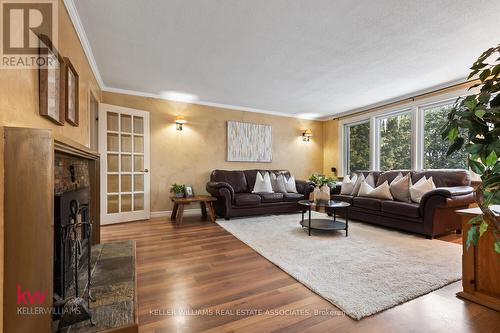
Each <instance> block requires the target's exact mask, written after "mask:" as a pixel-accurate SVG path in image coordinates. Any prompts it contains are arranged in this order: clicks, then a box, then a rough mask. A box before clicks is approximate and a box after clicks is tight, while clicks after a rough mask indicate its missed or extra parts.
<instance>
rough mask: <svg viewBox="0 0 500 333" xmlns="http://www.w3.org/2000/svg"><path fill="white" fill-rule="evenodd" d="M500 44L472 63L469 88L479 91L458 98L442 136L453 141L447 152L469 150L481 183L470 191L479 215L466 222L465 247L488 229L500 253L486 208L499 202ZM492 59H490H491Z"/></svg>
mask: <svg viewBox="0 0 500 333" xmlns="http://www.w3.org/2000/svg"><path fill="white" fill-rule="evenodd" d="M499 55H500V45H498V46H497V47H492V48H490V49H489V50H487V51H485V52H484V53H483V54H482V55H481V56H480V57H479V58H478V59H477V60H476V62H474V64H473V65H472V67H471V69H472V72H471V73H470V74H469V77H468V79H470V78H472V77H474V76H476V75H478V77H479V82H478V83H476V84H474V85H473V86H472V87H470V88H469V90H470V89H473V88H477V89H479V91H478V92H477V93H475V94H471V95H469V96H467V97H460V98H458V99H457V101H456V102H455V105H454V107H453V108H452V110H451V111H450V113H449V114H448V122H447V124H446V125H445V128H444V129H443V132H442V136H443V139H448V140H450V141H452V142H453V143H452V144H451V145H450V148H449V149H448V152H447V155H448V156H449V155H451V154H453V153H454V152H456V151H458V150H460V149H462V147H464V148H465V150H466V151H467V152H468V153H469V161H468V162H469V167H470V169H471V170H472V171H474V172H475V173H477V174H478V175H479V176H481V180H482V183H481V185H479V186H478V187H477V188H476V189H475V191H474V197H475V200H476V203H477V205H478V206H479V208H480V209H481V211H482V213H483V214H482V215H480V216H477V217H476V218H474V219H473V220H471V221H469V224H471V225H472V227H471V228H470V230H469V232H468V235H467V247H469V246H470V245H471V244H474V245H476V244H477V242H478V240H479V238H480V237H481V236H482V235H483V234H484V233H485V232H486V230H488V229H489V228H491V229H492V231H493V233H494V234H495V242H494V244H492V245H493V247H494V249H495V251H496V252H497V253H499V254H500V238H499V234H500V219H499V217H498V216H496V215H495V214H494V213H493V212H492V210H491V209H490V206H491V205H497V204H500V192H499V191H498V190H499V187H500V162H499V157H500V139H499V135H500V94H498V92H499V91H500V57H499ZM492 58H493V59H492Z"/></svg>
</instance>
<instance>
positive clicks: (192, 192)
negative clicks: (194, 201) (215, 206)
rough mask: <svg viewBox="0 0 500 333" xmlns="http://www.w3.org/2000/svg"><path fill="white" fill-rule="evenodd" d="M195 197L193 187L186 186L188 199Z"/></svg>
mask: <svg viewBox="0 0 500 333" xmlns="http://www.w3.org/2000/svg"><path fill="white" fill-rule="evenodd" d="M193 196H194V191H193V186H191V185H186V197H193Z"/></svg>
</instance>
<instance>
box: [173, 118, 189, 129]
mask: <svg viewBox="0 0 500 333" xmlns="http://www.w3.org/2000/svg"><path fill="white" fill-rule="evenodd" d="M185 123H187V121H186V119H184V117H183V116H178V117H177V118H175V129H177V130H178V131H182V125H184V124H185Z"/></svg>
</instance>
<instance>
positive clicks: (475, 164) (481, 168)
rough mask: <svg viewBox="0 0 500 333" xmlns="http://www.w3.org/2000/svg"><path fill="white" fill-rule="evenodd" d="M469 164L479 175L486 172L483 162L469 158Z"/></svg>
mask: <svg viewBox="0 0 500 333" xmlns="http://www.w3.org/2000/svg"><path fill="white" fill-rule="evenodd" d="M469 166H470V168H471V170H472V171H473V172H475V173H477V174H478V175H482V174H483V173H484V165H483V164H482V163H481V162H478V161H475V160H471V159H469Z"/></svg>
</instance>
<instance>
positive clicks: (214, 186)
mask: <svg viewBox="0 0 500 333" xmlns="http://www.w3.org/2000/svg"><path fill="white" fill-rule="evenodd" d="M206 189H207V192H208V193H210V194H211V195H212V196H214V197H216V198H217V197H225V196H226V193H229V196H230V197H229V198H228V199H229V200H230V202H233V201H234V189H233V187H232V186H231V185H229V183H226V182H208V183H207V186H206Z"/></svg>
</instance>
